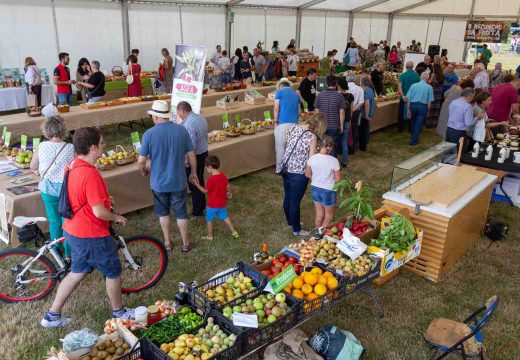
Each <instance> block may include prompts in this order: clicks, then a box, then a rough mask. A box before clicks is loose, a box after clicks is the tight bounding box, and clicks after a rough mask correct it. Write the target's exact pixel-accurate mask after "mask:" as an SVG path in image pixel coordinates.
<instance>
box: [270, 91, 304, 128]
mask: <svg viewBox="0 0 520 360" xmlns="http://www.w3.org/2000/svg"><path fill="white" fill-rule="evenodd" d="M274 100H275V101H279V102H280V110H279V111H278V123H279V124H293V123H294V124H296V123H298V118H299V116H298V108H299V106H300V97H299V96H298V94H296V91H294V90H293V89H291V88H290V87H284V88H281V89H280V90H276V93H275V94H274Z"/></svg>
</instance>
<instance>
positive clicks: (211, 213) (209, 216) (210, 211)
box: [206, 206, 228, 222]
mask: <svg viewBox="0 0 520 360" xmlns="http://www.w3.org/2000/svg"><path fill="white" fill-rule="evenodd" d="M216 216H218V219H219V220H226V219H227V218H228V214H227V208H225V207H223V208H210V207H207V206H206V221H207V222H212V221H213V220H215V217H216Z"/></svg>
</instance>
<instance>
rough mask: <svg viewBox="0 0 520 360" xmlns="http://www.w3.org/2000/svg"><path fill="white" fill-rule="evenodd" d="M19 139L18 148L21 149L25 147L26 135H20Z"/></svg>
mask: <svg viewBox="0 0 520 360" xmlns="http://www.w3.org/2000/svg"><path fill="white" fill-rule="evenodd" d="M20 139H21V141H20V142H21V145H20V148H21V149H22V150H25V149H27V135H22V136H21V137H20Z"/></svg>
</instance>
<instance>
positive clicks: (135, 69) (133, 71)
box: [128, 55, 143, 97]
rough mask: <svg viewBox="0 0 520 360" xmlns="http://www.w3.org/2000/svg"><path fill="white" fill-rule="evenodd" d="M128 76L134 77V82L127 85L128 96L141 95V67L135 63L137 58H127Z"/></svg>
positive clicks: (133, 56) (131, 56) (132, 56)
mask: <svg viewBox="0 0 520 360" xmlns="http://www.w3.org/2000/svg"><path fill="white" fill-rule="evenodd" d="M128 75H132V76H133V77H134V81H133V82H132V83H131V84H128V96H129V97H133V96H141V95H143V89H142V88H141V65H139V64H138V63H137V57H136V56H135V55H130V56H129V57H128Z"/></svg>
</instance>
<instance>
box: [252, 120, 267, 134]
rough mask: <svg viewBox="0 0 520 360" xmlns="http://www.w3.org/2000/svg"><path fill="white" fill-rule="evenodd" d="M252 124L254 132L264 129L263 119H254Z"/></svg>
mask: <svg viewBox="0 0 520 360" xmlns="http://www.w3.org/2000/svg"><path fill="white" fill-rule="evenodd" d="M253 125H254V126H255V129H256V132H261V131H264V130H265V126H264V122H263V121H255V122H254V123H253Z"/></svg>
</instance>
